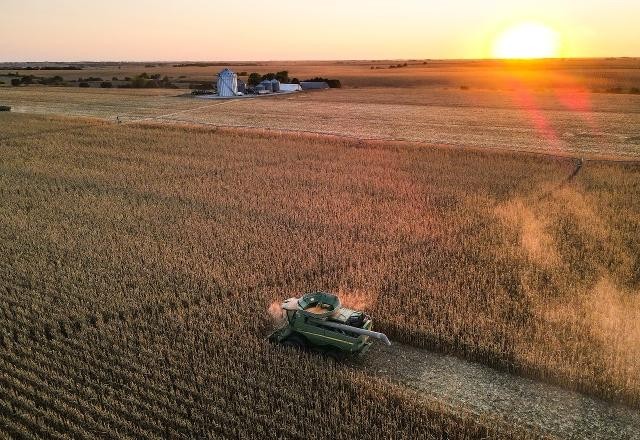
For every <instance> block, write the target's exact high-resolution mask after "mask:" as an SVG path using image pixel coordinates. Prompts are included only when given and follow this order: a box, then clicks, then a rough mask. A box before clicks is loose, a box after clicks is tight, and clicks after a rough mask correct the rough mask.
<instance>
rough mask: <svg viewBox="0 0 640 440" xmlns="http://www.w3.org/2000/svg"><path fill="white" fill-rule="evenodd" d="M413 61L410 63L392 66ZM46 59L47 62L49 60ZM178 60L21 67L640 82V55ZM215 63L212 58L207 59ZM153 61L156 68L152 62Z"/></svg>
mask: <svg viewBox="0 0 640 440" xmlns="http://www.w3.org/2000/svg"><path fill="white" fill-rule="evenodd" d="M405 62H406V63H407V66H406V67H401V68H389V66H396V65H397V64H404V63H405ZM44 64H46V63H44ZM49 64H51V63H49ZM175 64H180V63H177V62H173V63H151V64H148V65H147V64H146V63H122V64H99V63H97V64H96V63H94V64H88V65H86V66H85V68H84V69H83V70H76V71H67V70H58V71H56V70H52V71H49V70H47V71H18V73H21V74H35V75H45V76H53V75H60V76H62V77H63V78H65V79H66V80H75V79H77V78H79V77H83V78H87V77H90V76H91V77H99V78H102V79H104V80H107V81H108V80H111V79H112V78H113V77H118V78H124V77H126V76H129V77H133V76H136V75H139V74H141V73H143V72H146V73H148V74H150V75H152V74H160V75H162V76H164V75H167V76H169V77H170V78H171V79H172V80H173V81H179V82H187V83H188V82H200V81H213V80H214V78H215V74H216V73H217V72H219V71H220V70H221V69H223V68H224V67H231V68H232V69H233V70H235V71H236V72H247V73H251V72H258V73H267V72H275V71H280V70H287V71H289V73H290V76H291V77H292V78H293V77H297V78H298V79H300V80H303V79H308V78H311V77H315V76H318V75H320V76H325V77H327V76H328V77H332V78H338V79H340V80H341V81H342V82H343V84H344V85H345V86H346V87H380V86H385V87H393V88H402V87H428V88H443V87H449V88H459V87H461V86H467V87H471V88H481V89H492V90H508V89H511V88H513V87H515V86H517V84H518V83H525V84H526V85H527V86H528V87H529V88H531V89H532V90H548V89H556V88H568V89H575V88H579V89H582V90H587V91H606V90H607V89H611V88H615V87H621V88H625V89H629V88H631V87H640V59H638V58H617V59H567V60H541V61H527V62H517V61H512V62H501V61H490V60H489V61H455V60H454V61H446V60H445V61H441V60H402V61H399V60H388V61H339V62H336V61H324V62H323V61H287V62H284V61H283V62H257V63H254V62H252V63H237V62H231V63H228V64H225V63H220V64H216V63H212V65H210V66H206V67H198V66H187V67H174V65H175ZM207 64H209V63H207ZM150 66H153V67H150ZM8 67H9V65H8V64H4V66H3V65H2V64H0V77H1V76H2V75H3V74H5V73H10V72H15V70H11V69H9V68H8Z"/></svg>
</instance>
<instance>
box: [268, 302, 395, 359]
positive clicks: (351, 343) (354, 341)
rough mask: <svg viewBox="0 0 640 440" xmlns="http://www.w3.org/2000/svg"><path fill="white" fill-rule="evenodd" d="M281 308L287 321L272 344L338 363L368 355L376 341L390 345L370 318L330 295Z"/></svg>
mask: <svg viewBox="0 0 640 440" xmlns="http://www.w3.org/2000/svg"><path fill="white" fill-rule="evenodd" d="M281 307H282V309H283V311H284V314H285V322H284V325H283V326H282V327H281V328H279V329H278V330H276V331H275V332H273V333H272V334H271V335H270V336H269V340H270V341H272V342H276V343H280V344H282V345H285V346H288V347H292V348H297V349H301V350H305V349H310V350H312V351H317V352H322V353H325V354H327V355H328V356H329V357H332V358H334V359H336V360H340V359H343V358H344V357H346V356H347V355H356V354H363V353H365V352H366V351H367V350H368V349H369V347H370V346H371V345H372V344H373V341H374V340H379V341H382V342H383V343H385V344H387V345H391V342H390V341H389V338H387V336H386V335H384V334H382V333H379V332H375V331H373V322H372V320H371V318H370V317H369V316H367V315H366V314H365V313H364V312H360V311H357V310H352V309H348V308H346V307H342V304H341V303H340V299H339V298H338V297H337V296H336V295H333V294H331V293H326V292H313V293H308V294H306V295H304V296H302V297H301V298H289V299H287V300H286V301H284V302H283V303H282V305H281Z"/></svg>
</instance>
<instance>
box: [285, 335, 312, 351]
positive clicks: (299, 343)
mask: <svg viewBox="0 0 640 440" xmlns="http://www.w3.org/2000/svg"><path fill="white" fill-rule="evenodd" d="M282 345H283V346H285V347H289V348H294V349H296V350H300V351H303V350H305V349H306V348H307V344H306V342H305V340H304V339H302V338H301V337H300V336H298V335H292V336H289V337H288V338H287V339H285V340H284V342H283V343H282Z"/></svg>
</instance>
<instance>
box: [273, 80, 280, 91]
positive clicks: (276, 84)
mask: <svg viewBox="0 0 640 440" xmlns="http://www.w3.org/2000/svg"><path fill="white" fill-rule="evenodd" d="M271 88H272V89H273V91H274V92H279V91H280V81H278V80H277V79H275V78H274V79H272V80H271Z"/></svg>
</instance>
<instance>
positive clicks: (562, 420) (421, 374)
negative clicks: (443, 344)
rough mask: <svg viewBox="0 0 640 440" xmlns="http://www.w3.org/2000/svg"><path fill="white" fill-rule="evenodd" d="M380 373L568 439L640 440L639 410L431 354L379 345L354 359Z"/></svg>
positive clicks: (480, 411) (444, 399)
mask: <svg viewBox="0 0 640 440" xmlns="http://www.w3.org/2000/svg"><path fill="white" fill-rule="evenodd" d="M354 365H355V366H356V367H357V368H362V369H364V370H365V371H367V372H370V373H371V374H375V375H383V376H386V377H388V378H390V379H391V380H392V381H394V382H399V383H401V384H403V385H406V386H408V387H410V388H413V389H415V390H417V391H419V392H420V393H422V394H423V395H424V396H426V397H429V398H432V399H433V398H435V399H437V400H439V401H442V402H443V403H446V404H448V405H452V406H455V407H459V408H462V409H464V410H467V411H469V412H471V413H474V414H477V415H479V416H480V415H484V416H491V417H497V418H499V419H502V420H503V421H504V422H506V423H508V424H511V425H514V426H520V427H524V428H529V429H533V430H534V431H537V432H542V433H543V434H544V435H549V436H552V437H558V438H562V439H564V438H567V439H607V440H608V439H640V411H638V410H634V409H631V408H628V407H625V406H618V405H613V404H610V403H607V402H604V401H602V400H599V399H596V398H592V397H588V396H585V395H582V394H579V393H575V392H571V391H567V390H564V389H562V388H559V387H555V386H552V385H547V384H544V383H540V382H536V381H533V380H529V379H525V378H522V377H518V376H513V375H510V374H508V373H504V372H500V371H497V370H494V369H492V368H489V367H486V366H484V365H481V364H477V363H473V362H468V361H464V360H461V359H458V358H456V357H452V356H445V355H441V354H436V353H432V352H430V351H427V350H423V349H419V348H415V347H410V346H407V345H402V344H394V345H392V346H390V347H387V346H384V345H382V344H375V346H374V347H372V349H371V351H370V352H369V353H367V355H366V356H365V357H363V358H362V359H360V360H358V361H355V362H354Z"/></svg>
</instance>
